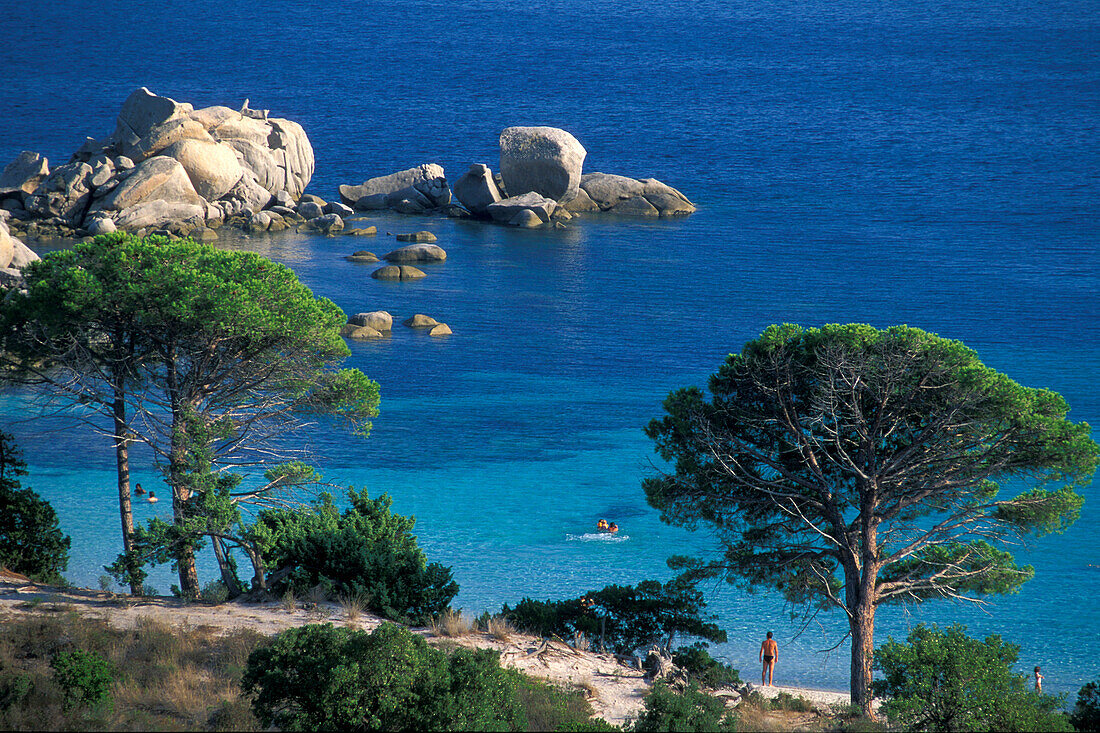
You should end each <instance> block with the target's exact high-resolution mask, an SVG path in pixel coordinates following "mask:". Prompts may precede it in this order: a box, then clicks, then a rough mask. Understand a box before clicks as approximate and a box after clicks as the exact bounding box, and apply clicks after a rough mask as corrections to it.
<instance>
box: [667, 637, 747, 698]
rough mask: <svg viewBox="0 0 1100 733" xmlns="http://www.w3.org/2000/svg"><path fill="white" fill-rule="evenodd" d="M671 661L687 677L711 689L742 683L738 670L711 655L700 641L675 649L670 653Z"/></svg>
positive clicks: (737, 685) (735, 685)
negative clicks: (685, 673)
mask: <svg viewBox="0 0 1100 733" xmlns="http://www.w3.org/2000/svg"><path fill="white" fill-rule="evenodd" d="M672 663H673V664H675V665H676V666H677V667H680V668H681V669H683V670H684V671H685V672H687V675H688V678H689V679H692V680H694V681H696V682H698V683H699V684H700V685H701V686H703V687H707V688H710V689H712V690H713V689H717V688H719V687H739V686H740V685H741V684H742V682H741V675H740V674H739V673H738V671H737V670H736V669H734V668H733V667H731V666H730V665H728V664H724V663H722V662H719V661H718V660H717V659H715V658H714V657H712V656H711V655H710V652H708V651H707V649H706V646H705V645H703V644H701V643H695V644H692V645H691V646H682V647H680V648H679V649H677V650H676V651H675V652H673V653H672Z"/></svg>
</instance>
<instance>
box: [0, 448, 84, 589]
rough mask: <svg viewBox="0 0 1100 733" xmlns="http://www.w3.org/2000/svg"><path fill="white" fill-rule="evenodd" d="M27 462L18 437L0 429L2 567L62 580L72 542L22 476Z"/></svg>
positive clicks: (32, 576) (40, 578) (38, 577)
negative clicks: (20, 480)
mask: <svg viewBox="0 0 1100 733" xmlns="http://www.w3.org/2000/svg"><path fill="white" fill-rule="evenodd" d="M26 467H27V464H26V463H24V462H23V460H22V452H21V451H20V450H19V448H18V446H16V444H15V441H14V439H13V438H12V437H11V436H10V435H8V434H7V433H5V432H3V431H0V507H3V511H2V512H0V566H3V567H6V568H7V569H8V570H12V571H14V572H17V573H22V574H24V575H26V576H27V577H29V578H30V579H31V580H36V581H38V582H42V583H55V584H56V583H59V582H61V581H62V578H61V571H63V570H65V568H66V567H68V565H69V545H70V543H71V540H70V539H69V537H68V536H66V535H65V534H64V533H63V532H62V531H61V528H60V527H59V526H58V522H57V512H55V511H54V510H53V507H52V506H50V504H49V502H47V501H46V500H45V499H43V498H42V497H41V496H39V495H38V494H37V493H35V492H34V491H32V490H31V489H24V488H22V487H21V485H20V483H19V479H18V477H19V476H26V475H27V471H26Z"/></svg>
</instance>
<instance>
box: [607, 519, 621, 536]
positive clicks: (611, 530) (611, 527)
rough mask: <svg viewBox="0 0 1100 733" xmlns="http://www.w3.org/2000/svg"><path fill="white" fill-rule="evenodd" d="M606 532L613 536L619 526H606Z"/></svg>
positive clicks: (612, 524) (613, 524)
mask: <svg viewBox="0 0 1100 733" xmlns="http://www.w3.org/2000/svg"><path fill="white" fill-rule="evenodd" d="M607 531H608V532H610V533H611V534H615V533H616V532H618V531H619V525H617V524H615V523H614V522H612V523H611V524H609V525H607Z"/></svg>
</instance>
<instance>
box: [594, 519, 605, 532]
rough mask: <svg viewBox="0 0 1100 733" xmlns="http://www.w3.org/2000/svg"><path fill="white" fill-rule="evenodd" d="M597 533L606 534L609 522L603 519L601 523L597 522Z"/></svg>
mask: <svg viewBox="0 0 1100 733" xmlns="http://www.w3.org/2000/svg"><path fill="white" fill-rule="evenodd" d="M596 531H597V532H606V531H607V520H606V519H601V520H600V521H598V522H596Z"/></svg>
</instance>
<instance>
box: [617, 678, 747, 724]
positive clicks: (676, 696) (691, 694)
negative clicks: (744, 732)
mask: <svg viewBox="0 0 1100 733" xmlns="http://www.w3.org/2000/svg"><path fill="white" fill-rule="evenodd" d="M736 726H737V718H736V715H735V714H734V713H732V712H727V711H726V704H725V703H724V702H723V701H722V700H719V699H718V698H716V697H712V696H711V695H708V694H707V693H705V692H703V691H702V690H700V689H699V687H698V686H697V685H695V684H692V685H690V686H689V687H688V688H687V689H685V690H684V691H683V692H676V691H675V690H673V689H672V688H670V687H669V686H668V685H666V684H665V683H664V682H658V683H657V684H655V685H654V686H653V689H652V690H651V691H650V693H649V694H648V695H646V698H645V709H644V710H643V711H642V714H641V715H640V716H639V717H638V719H637V720H635V721H634V725H633V727H632V728H631V730H633V731H635V733H650V732H653V733H657V732H658V731H733V730H736V729H737V728H736Z"/></svg>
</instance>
